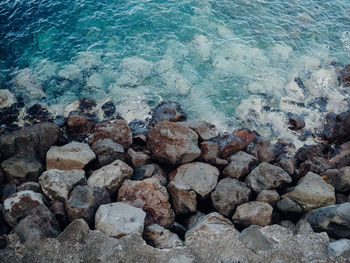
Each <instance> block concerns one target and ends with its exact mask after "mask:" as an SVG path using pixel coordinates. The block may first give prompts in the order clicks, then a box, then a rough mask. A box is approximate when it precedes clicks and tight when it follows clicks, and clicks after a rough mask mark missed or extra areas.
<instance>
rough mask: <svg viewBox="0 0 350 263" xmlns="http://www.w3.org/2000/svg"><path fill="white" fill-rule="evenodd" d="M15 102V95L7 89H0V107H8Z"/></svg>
mask: <svg viewBox="0 0 350 263" xmlns="http://www.w3.org/2000/svg"><path fill="white" fill-rule="evenodd" d="M16 102H17V100H16V97H15V96H14V95H13V94H12V93H11V92H10V91H9V90H8V89H1V90H0V109H3V108H6V107H9V106H11V105H12V104H13V103H16Z"/></svg>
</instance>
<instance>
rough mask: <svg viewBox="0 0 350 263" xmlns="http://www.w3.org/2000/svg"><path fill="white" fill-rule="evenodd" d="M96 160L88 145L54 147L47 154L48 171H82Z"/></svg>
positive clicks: (75, 144)
mask: <svg viewBox="0 0 350 263" xmlns="http://www.w3.org/2000/svg"><path fill="white" fill-rule="evenodd" d="M95 158H96V155H95V153H94V152H93V151H92V150H91V149H90V147H89V145H88V144H86V143H79V142H71V143H69V144H66V145H64V146H61V147H58V146H52V147H51V148H50V150H49V151H48V152H47V154H46V169H47V170H50V169H58V170H82V169H83V168H84V167H85V165H87V164H88V163H89V162H90V161H92V160H94V159H95Z"/></svg>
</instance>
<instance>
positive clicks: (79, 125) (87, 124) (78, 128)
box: [66, 111, 96, 139]
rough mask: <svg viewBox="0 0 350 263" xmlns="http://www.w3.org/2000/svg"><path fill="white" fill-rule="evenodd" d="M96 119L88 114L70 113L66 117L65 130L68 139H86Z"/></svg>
mask: <svg viewBox="0 0 350 263" xmlns="http://www.w3.org/2000/svg"><path fill="white" fill-rule="evenodd" d="M95 121H96V117H95V116H94V115H92V114H90V113H82V112H79V111H72V112H70V113H69V115H68V119H67V123H66V130H67V134H68V135H69V136H70V137H76V138H82V139H84V137H86V136H87V135H88V134H89V133H90V132H91V131H92V129H93V127H94V122H95Z"/></svg>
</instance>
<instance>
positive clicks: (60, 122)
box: [52, 115, 67, 128]
mask: <svg viewBox="0 0 350 263" xmlns="http://www.w3.org/2000/svg"><path fill="white" fill-rule="evenodd" d="M52 122H53V123H54V124H55V125H57V126H58V127H61V128H62V127H64V126H65V125H66V122H67V118H65V117H64V116H61V115H58V116H56V117H55V118H54V119H53V120H52Z"/></svg>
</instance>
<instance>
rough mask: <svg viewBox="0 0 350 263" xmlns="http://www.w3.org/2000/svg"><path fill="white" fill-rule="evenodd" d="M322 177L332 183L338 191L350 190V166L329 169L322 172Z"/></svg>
mask: <svg viewBox="0 0 350 263" xmlns="http://www.w3.org/2000/svg"><path fill="white" fill-rule="evenodd" d="M322 178H323V179H324V180H325V181H326V182H327V183H329V184H331V185H332V186H333V187H334V189H335V191H336V192H342V193H343V192H349V191H350V166H346V167H343V168H340V169H330V170H327V171H325V172H324V173H323V174H322Z"/></svg>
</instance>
